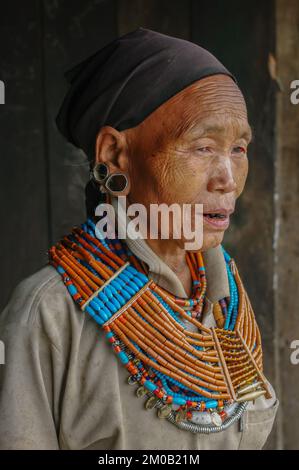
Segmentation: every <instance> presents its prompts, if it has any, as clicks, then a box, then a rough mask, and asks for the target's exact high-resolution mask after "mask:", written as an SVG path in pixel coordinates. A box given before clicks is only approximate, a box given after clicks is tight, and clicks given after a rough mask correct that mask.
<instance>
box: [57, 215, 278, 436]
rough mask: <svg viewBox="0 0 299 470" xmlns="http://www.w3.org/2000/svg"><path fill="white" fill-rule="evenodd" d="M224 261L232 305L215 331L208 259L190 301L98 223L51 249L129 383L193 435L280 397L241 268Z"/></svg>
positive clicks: (197, 261)
mask: <svg viewBox="0 0 299 470" xmlns="http://www.w3.org/2000/svg"><path fill="white" fill-rule="evenodd" d="M223 253H224V257H225V261H226V266H227V273H228V280H229V285H230V296H229V297H228V298H224V299H221V300H220V301H219V302H216V303H215V304H214V305H213V314H214V318H215V322H216V324H217V327H215V328H207V327H206V326H205V325H203V324H202V323H201V322H200V319H201V316H202V311H203V306H204V302H205V293H206V287H207V281H206V276H205V267H204V263H203V258H202V256H201V254H200V252H196V253H188V254H187V255H186V260H187V263H188V266H189V269H190V272H191V276H192V280H193V292H192V296H191V298H190V299H183V298H180V297H177V296H174V295H173V294H172V293H170V292H169V291H167V290H166V289H163V288H161V287H160V286H159V285H157V284H156V283H155V282H154V281H153V280H152V279H149V278H148V276H147V275H146V267H145V265H144V264H143V263H142V262H141V261H140V260H139V259H138V258H137V257H136V256H135V255H134V254H133V253H132V252H131V251H130V250H129V248H128V247H127V245H126V244H125V242H124V241H123V240H118V239H114V240H110V239H107V238H106V239H103V238H101V237H97V229H96V226H95V224H94V222H93V221H92V220H90V219H88V220H87V222H86V223H84V224H82V225H81V227H75V228H74V229H73V230H72V232H71V233H70V234H69V235H67V236H65V237H64V238H63V239H62V240H61V241H60V242H59V243H57V244H56V245H54V246H53V247H52V248H50V250H49V260H50V263H51V264H52V265H53V266H55V267H56V269H57V271H58V272H59V273H60V275H61V276H62V279H63V282H64V283H65V285H66V287H67V289H68V291H69V293H70V295H71V296H72V297H73V299H74V301H75V302H76V303H77V304H78V305H79V307H80V308H81V310H82V311H84V312H86V313H88V314H89V315H90V316H91V317H92V318H93V319H94V320H95V321H96V322H97V324H98V325H99V326H100V327H101V328H102V329H103V331H104V332H105V335H106V338H107V340H108V341H109V342H110V343H111V345H112V348H113V350H114V352H115V353H116V355H117V357H118V359H119V360H120V361H121V362H122V364H123V365H124V366H125V367H126V369H127V371H128V372H129V377H128V383H129V384H133V385H135V384H136V385H137V386H138V388H137V390H136V394H137V396H138V397H141V396H145V397H146V398H147V400H146V403H145V407H146V408H147V409H150V408H156V409H157V410H158V416H159V417H161V418H167V419H168V420H169V421H170V422H172V423H173V424H175V425H176V426H177V427H179V428H181V429H187V430H190V431H192V432H204V433H211V432H219V431H222V430H224V429H226V428H227V427H228V426H229V425H231V424H232V423H233V422H234V421H235V420H236V419H238V418H240V416H241V415H242V413H243V411H244V409H245V407H246V403H247V402H248V401H249V400H253V399H256V398H257V397H258V396H261V395H265V396H266V397H270V396H271V395H270V393H269V390H268V387H267V382H266V379H265V377H264V375H263V373H262V347H261V337H260V333H259V329H258V326H257V323H256V321H255V317H254V313H253V310H252V307H251V304H250V301H249V299H248V296H247V294H246V291H245V289H244V286H243V284H242V281H241V279H240V276H239V274H238V270H237V268H236V265H235V263H234V261H233V259H231V258H230V257H229V255H228V254H227V253H226V252H225V250H224V249H223ZM186 321H188V322H189V323H192V324H193V325H195V326H196V327H197V331H191V330H189V329H188V328H187V327H186Z"/></svg>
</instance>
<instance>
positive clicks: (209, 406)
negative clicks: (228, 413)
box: [206, 400, 218, 408]
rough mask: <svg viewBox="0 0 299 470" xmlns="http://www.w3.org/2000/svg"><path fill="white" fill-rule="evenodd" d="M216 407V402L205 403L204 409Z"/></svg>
mask: <svg viewBox="0 0 299 470" xmlns="http://www.w3.org/2000/svg"><path fill="white" fill-rule="evenodd" d="M217 406H218V402H217V400H209V401H206V408H217Z"/></svg>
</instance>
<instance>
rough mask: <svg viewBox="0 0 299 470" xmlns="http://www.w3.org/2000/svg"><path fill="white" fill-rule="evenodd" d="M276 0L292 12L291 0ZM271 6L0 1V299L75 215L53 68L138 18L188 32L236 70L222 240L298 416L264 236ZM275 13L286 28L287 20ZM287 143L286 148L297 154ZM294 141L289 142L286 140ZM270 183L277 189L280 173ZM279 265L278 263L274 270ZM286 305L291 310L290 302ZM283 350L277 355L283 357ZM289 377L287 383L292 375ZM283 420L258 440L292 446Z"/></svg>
mask: <svg viewBox="0 0 299 470" xmlns="http://www.w3.org/2000/svg"><path fill="white" fill-rule="evenodd" d="M288 2H289V4H290V5H292V6H291V8H294V9H296V11H297V13H298V6H296V4H295V1H293V0H288ZM288 2H286V3H288ZM282 3H283V2H281V1H280V0H278V4H280V5H281V4H282ZM284 4H285V3H284ZM275 8H276V5H275V3H274V0H266V1H264V2H260V1H257V0H251V1H249V0H248V1H245V2H240V1H238V0H229V1H225V2H224V1H220V0H214V1H210V0H209V1H208V0H118V1H117V0H85V1H79V0H74V1H67V0H65V1H62V0H55V1H54V0H39V1H38V0H27V1H26V2H19V1H16V0H10V1H9V2H2V4H1V16H0V79H1V80H3V81H4V82H5V85H6V104H5V105H2V106H0V129H1V130H0V152H1V172H0V175H1V180H0V188H1V206H0V211H1V212H0V220H1V292H0V306H3V305H4V304H5V303H6V301H7V299H8V297H9V295H10V293H11V290H12V288H13V287H14V286H15V284H16V283H17V282H18V281H19V280H21V279H22V278H23V277H25V276H27V275H29V274H30V273H32V272H34V271H35V270H37V269H39V268H40V267H41V265H42V264H44V263H46V261H47V256H46V251H47V248H48V247H49V246H50V244H51V243H52V242H54V241H55V240H57V238H59V237H60V236H61V235H62V234H63V233H65V232H66V231H68V230H69V228H70V227H71V226H72V225H73V224H75V223H78V222H81V221H82V220H83V219H84V217H85V209H84V193H83V190H84V185H85V182H86V180H87V178H88V171H87V170H88V167H87V164H86V160H85V157H84V155H83V154H81V153H80V152H78V151H76V150H75V149H74V148H73V147H72V146H71V145H69V144H67V143H66V142H64V140H63V139H62V137H61V136H60V135H59V134H58V132H57V130H56V128H55V123H54V118H55V116H56V113H57V110H58V107H59V105H60V103H61V100H62V98H63V96H64V93H65V90H66V84H65V81H64V78H63V71H64V70H67V69H68V68H69V67H71V66H72V65H74V64H75V63H77V62H79V61H80V60H82V59H83V58H85V57H86V56H88V55H90V54H91V53H93V52H95V51H96V50H98V49H99V48H101V47H102V46H104V45H105V44H106V43H108V42H109V41H110V40H112V39H114V38H115V37H117V36H118V35H120V34H124V33H126V32H128V31H130V30H132V29H135V28H136V27H138V26H144V27H147V28H151V29H155V30H157V31H160V32H162V33H166V34H171V35H174V36H178V37H181V38H184V39H189V40H192V41H193V42H196V43H198V44H200V45H202V46H203V47H206V48H207V49H209V50H210V51H211V52H213V53H215V55H216V56H217V57H218V58H219V59H220V60H221V61H222V62H223V63H224V64H225V65H226V66H227V67H228V68H229V69H230V70H231V71H232V72H233V73H234V74H235V75H236V76H237V78H238V80H239V85H240V88H241V89H242V90H243V92H244V95H245V97H246V100H247V104H248V109H249V116H250V122H251V124H252V126H253V129H254V134H255V139H254V142H253V144H252V145H251V150H250V173H249V178H248V182H247V187H246V190H245V192H244V194H243V195H242V197H241V198H240V200H239V201H238V204H237V209H238V210H237V213H236V216H235V217H234V220H233V225H232V227H231V229H230V231H229V233H227V235H226V238H225V246H226V248H227V249H228V251H229V252H230V253H231V254H232V256H234V257H235V259H236V261H237V263H238V266H239V269H240V272H241V275H242V277H243V279H244V281H245V284H246V286H247V289H248V292H249V295H250V297H251V299H252V303H253V306H254V309H255V312H256V315H257V317H258V321H259V323H260V325H261V329H262V332H263V343H264V351H265V373H266V375H267V377H268V378H269V380H270V381H271V382H272V383H273V385H274V387H275V388H277V389H279V390H280V391H283V392H284V393H286V397H287V400H290V401H293V402H294V409H293V411H297V416H298V407H297V408H296V406H297V405H296V404H295V402H296V394H295V390H293V391H292V390H289V392H287V391H286V389H287V387H286V384H285V386H284V387H282V388H281V381H282V380H285V382H286V378H285V377H281V374H280V369H279V358H280V349H279V347H278V345H277V338H278V329H279V325H278V322H279V312H277V310H275V308H276V309H277V308H279V307H281V308H282V307H283V304H281V303H277V302H275V299H276V296H277V294H276V290H275V283H274V282H273V280H274V279H275V278H276V277H275V276H277V273H276V271H275V266H276V265H275V247H276V245H275V246H274V244H273V242H274V234H275V220H276V219H275V217H276V210H277V208H276V206H275V197H274V196H275V191H277V188H276V189H275V185H274V183H275V181H276V176H277V167H276V152H277V148H276V143H277V140H276V134H275V129H276V121H277V109H276V95H277V86H276V84H275V81H274V80H272V79H271V77H270V74H269V71H268V57H269V53H272V54H275V48H276V41H277V37H276V29H277V15H276V10H275ZM279 11H280V14H281V15H283V12H284V11H285V10H284V8H283V7H282V6H280V10H279ZM290 16H292V14H290ZM284 21H285V24H284V28H285V33H284V34H285V35H286V31H287V25H288V23H287V21H288V19H284ZM295 21H297V22H298V18H297V20H295ZM296 24H297V23H296ZM294 28H295V30H296V25H294ZM297 43H298V37H297ZM297 52H298V49H297ZM282 55H283V54H282ZM295 78H299V76H298V77H293V79H295ZM284 112H285V113H286V112H287V111H286V110H284ZM286 132H287V131H286ZM294 142H295V141H294ZM294 145H295V144H293V147H292V150H293V151H297V154H298V150H296V149H294ZM296 145H297V149H298V141H296ZM297 157H298V155H297ZM290 158H292V154H291V153H290ZM294 185H295V182H294ZM297 190H298V185H297ZM281 191H287V182H286V181H284V184H283V183H282V185H281ZM292 207H293V206H292ZM286 210H287V209H286ZM290 231H292V227H290ZM293 231H294V229H293ZM292 233H293V232H292ZM297 240H298V236H297ZM285 245H287V244H283V245H281V247H280V249H281V251H282V250H286V251H287V250H288V247H287V246H285ZM293 246H295V238H294V239H293ZM297 246H298V245H297ZM297 257H298V249H297ZM290 262H291V258H290ZM276 264H277V263H276ZM297 272H298V269H297ZM284 275H286V273H285V272H282V271H281V272H280V276H281V278H283V276H284ZM297 279H298V275H297ZM286 290H287V291H288V289H287V286H286ZM286 298H288V296H287V295H286ZM286 305H287V306H288V307H290V308H291V304H290V305H289V303H286ZM284 313H285V312H284ZM292 321H294V322H295V321H296V320H295V318H294V317H292V320H290V321H289V322H288V323H287V322H285V323H284V328H285V329H287V328H290V329H292ZM288 334H289V333H285V337H287V338H288ZM298 338H299V336H298ZM294 339H295V338H294ZM286 356H287V354H285V356H283V355H282V358H283V360H287V357H286ZM280 362H281V360H280ZM281 367H283V366H281ZM298 370H299V368H298ZM296 384H297V387H298V384H299V377H298V373H297V379H295V381H294V384H293V385H294V386H295V385H296ZM282 401H283V402H284V400H282ZM285 405H286V403H285ZM286 410H287V415H288V416H291V414H292V409H289V407H287V405H286ZM284 413H285V412H284ZM281 416H282V415H281ZM292 429H295V431H293V432H292V431H291V427H290V426H289V425H288V421H287V418H286V419H282V417H280V418H279V419H278V421H277V424H276V426H275V429H274V431H273V433H272V435H271V437H270V439H269V441H268V448H278V447H282V446H284V447H285V448H288V447H289V448H295V447H296V442H298V436H299V420H298V419H297V420H296V421H295V422H293V423H292ZM292 436H293V437H292ZM294 436H295V437H294ZM296 439H297V441H296ZM297 447H299V442H298V445H297Z"/></svg>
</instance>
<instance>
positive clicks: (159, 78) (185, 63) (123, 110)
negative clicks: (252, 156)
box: [56, 27, 237, 160]
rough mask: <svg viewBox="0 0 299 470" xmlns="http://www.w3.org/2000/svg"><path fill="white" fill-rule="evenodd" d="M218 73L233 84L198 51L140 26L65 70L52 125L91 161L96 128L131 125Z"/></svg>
mask: <svg viewBox="0 0 299 470" xmlns="http://www.w3.org/2000/svg"><path fill="white" fill-rule="evenodd" d="M220 73H221V74H225V75H229V76H230V77H231V78H232V79H233V80H234V81H235V82H236V83H237V80H236V78H235V77H234V76H233V75H232V74H231V73H230V72H229V71H228V70H227V69H226V68H225V67H224V66H223V65H222V64H221V63H220V62H219V61H218V60H217V59H216V58H215V57H214V56H213V55H212V54H211V53H210V52H208V51H207V50H205V49H203V48H202V47H200V46H198V45H196V44H194V43H192V42H189V41H186V40H183V39H178V38H175V37H171V36H167V35H165V34H162V33H158V32H156V31H152V30H150V29H145V28H141V27H140V28H138V29H136V30H135V31H132V32H130V33H128V34H125V35H123V36H121V37H119V38H117V39H115V40H114V41H112V42H110V43H109V44H107V45H106V46H105V47H104V48H102V49H100V50H99V51H98V52H97V53H95V54H94V55H92V56H91V57H89V58H88V59H86V60H84V61H83V62H81V63H80V64H78V65H76V66H75V67H73V68H72V69H71V70H69V71H68V72H66V74H65V76H66V78H67V80H68V81H69V83H70V88H69V91H68V93H67V95H66V97H65V99H64V102H63V104H62V107H61V109H60V111H59V114H58V116H57V118H56V123H57V126H58V128H59V130H60V131H61V133H62V134H63V135H64V136H65V137H66V138H67V140H68V141H70V142H72V143H73V144H74V145H75V146H77V147H79V148H81V149H83V150H84V152H85V153H86V154H87V156H88V157H89V159H90V160H92V159H93V158H94V153H95V140H96V135H97V133H98V132H99V130H100V128H101V127H102V126H104V125H110V126H112V127H114V128H115V129H117V130H119V131H122V130H124V129H128V128H130V127H134V126H136V125H137V124H139V123H140V122H142V121H143V120H144V119H145V118H146V117H147V116H148V115H149V114H150V113H152V112H153V111H154V110H155V109H156V108H158V107H159V106H160V105H161V104H163V103H164V102H165V101H167V100H168V99H169V98H171V97H172V96H173V95H175V94H176V93H178V92H179V91H181V90H183V89H184V88H186V87H187V86H188V85H191V83H193V82H195V81H197V80H199V79H201V78H204V77H207V76H209V75H215V74H220Z"/></svg>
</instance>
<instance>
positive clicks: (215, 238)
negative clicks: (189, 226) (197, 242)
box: [201, 230, 225, 251]
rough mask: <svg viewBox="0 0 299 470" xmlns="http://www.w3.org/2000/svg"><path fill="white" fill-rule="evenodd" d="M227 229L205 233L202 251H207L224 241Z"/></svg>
mask: <svg viewBox="0 0 299 470" xmlns="http://www.w3.org/2000/svg"><path fill="white" fill-rule="evenodd" d="M224 233H225V231H224V230H223V231H220V230H219V231H217V232H214V233H205V232H204V234H203V244H202V249H201V251H207V250H209V249H210V248H215V247H216V246H218V245H220V244H221V243H222V240H223V237H224Z"/></svg>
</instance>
